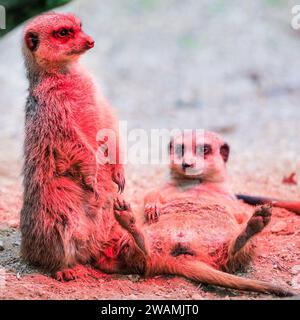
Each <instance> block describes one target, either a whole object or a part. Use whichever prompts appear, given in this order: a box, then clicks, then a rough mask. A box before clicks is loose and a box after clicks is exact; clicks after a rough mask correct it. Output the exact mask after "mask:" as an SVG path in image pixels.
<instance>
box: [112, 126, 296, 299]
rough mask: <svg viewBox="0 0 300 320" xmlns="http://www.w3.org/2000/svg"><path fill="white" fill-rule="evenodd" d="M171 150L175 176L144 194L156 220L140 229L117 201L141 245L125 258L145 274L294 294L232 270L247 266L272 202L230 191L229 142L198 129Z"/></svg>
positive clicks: (117, 209)
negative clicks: (252, 203) (254, 201)
mask: <svg viewBox="0 0 300 320" xmlns="http://www.w3.org/2000/svg"><path fill="white" fill-rule="evenodd" d="M197 138H199V139H197ZM170 154H171V165H170V169H171V177H172V179H171V181H170V182H169V183H168V184H167V185H166V186H165V187H163V188H162V189H161V190H158V191H155V192H152V193H150V194H148V195H147V196H146V197H145V215H146V218H147V220H148V221H149V222H154V221H155V222H156V223H152V224H144V225H143V226H142V227H141V228H140V229H138V228H137V227H136V226H135V225H134V219H133V217H132V212H131V209H130V206H129V205H128V204H126V203H125V202H122V201H116V202H115V206H114V208H115V217H116V219H117V220H118V221H119V222H120V224H121V225H122V227H123V228H125V229H128V230H129V231H130V233H131V234H132V235H134V239H135V241H136V243H137V244H138V246H139V248H140V249H141V250H140V252H139V253H137V252H136V251H132V250H130V247H128V250H127V251H126V250H124V251H123V252H122V253H121V255H120V260H122V261H123V262H124V264H126V265H128V268H129V269H130V268H131V270H133V271H135V272H140V273H144V274H146V275H156V274H162V273H163V274H175V275H182V276H185V277H187V278H190V279H192V280H196V281H200V282H204V283H207V284H213V285H217V286H223V287H227V288H233V289H238V290H247V291H257V292H264V293H273V294H276V295H282V296H288V295H292V293H291V292H289V291H288V290H286V289H284V288H282V287H280V286H276V285H273V284H271V283H267V282H263V281H256V280H250V279H246V278H242V277H238V276H235V275H232V274H230V273H227V272H234V271H236V270H237V269H239V268H241V267H244V266H245V265H247V263H248V262H249V261H250V259H251V256H252V255H253V240H254V238H255V236H256V235H257V234H259V233H260V232H261V231H262V230H263V229H264V228H265V226H266V225H267V224H268V223H269V221H270V218H271V208H270V207H269V206H262V207H257V208H256V209H255V210H252V208H249V207H248V206H246V205H244V204H242V203H240V202H239V201H238V200H237V199H236V197H235V196H234V195H233V194H232V193H231V192H230V190H229V188H228V186H227V184H226V182H227V179H226V176H227V171H226V162H227V160H228V156H229V146H228V144H227V143H225V142H224V141H223V139H222V138H221V137H220V136H219V135H217V134H215V133H212V132H208V131H205V132H204V136H201V135H199V137H198V136H197V133H196V132H195V131H193V132H192V133H190V134H187V135H184V136H183V137H182V136H178V137H175V138H174V139H173V140H172V141H171V144H170ZM197 160H199V161H198V162H197ZM202 160H203V161H202ZM187 171H188V172H187ZM247 209H248V210H247ZM249 209H250V210H249ZM158 217H159V219H158ZM141 252H144V254H141ZM224 271H226V272H224Z"/></svg>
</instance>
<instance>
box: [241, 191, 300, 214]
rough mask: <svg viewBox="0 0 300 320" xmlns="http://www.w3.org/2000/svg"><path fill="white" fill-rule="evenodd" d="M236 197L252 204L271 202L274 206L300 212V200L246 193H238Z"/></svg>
mask: <svg viewBox="0 0 300 320" xmlns="http://www.w3.org/2000/svg"><path fill="white" fill-rule="evenodd" d="M236 197H237V199H239V200H243V201H244V202H245V203H248V204H250V205H261V204H271V205H272V206H274V207H277V208H283V209H286V210H289V211H292V212H295V213H297V214H300V201H283V200H278V199H272V198H267V197H257V196H248V195H245V194H237V195H236Z"/></svg>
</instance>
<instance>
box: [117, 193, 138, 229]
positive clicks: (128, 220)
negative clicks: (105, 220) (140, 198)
mask: <svg viewBox="0 0 300 320" xmlns="http://www.w3.org/2000/svg"><path fill="white" fill-rule="evenodd" d="M114 215H115V218H116V220H117V221H118V222H119V224H120V225H121V226H122V227H123V228H124V229H126V230H128V231H129V232H131V231H132V229H133V227H134V224H135V218H134V216H133V214H132V211H131V207H130V204H129V203H127V202H126V201H125V200H120V199H118V198H117V199H114Z"/></svg>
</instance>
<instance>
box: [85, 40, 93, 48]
mask: <svg viewBox="0 0 300 320" xmlns="http://www.w3.org/2000/svg"><path fill="white" fill-rule="evenodd" d="M94 44H95V41H94V40H92V39H90V40H87V41H86V46H87V47H88V48H93V47H94Z"/></svg>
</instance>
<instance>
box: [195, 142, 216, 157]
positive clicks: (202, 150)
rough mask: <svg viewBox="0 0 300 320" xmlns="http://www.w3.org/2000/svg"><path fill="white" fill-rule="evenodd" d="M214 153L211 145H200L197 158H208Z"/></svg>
mask: <svg viewBox="0 0 300 320" xmlns="http://www.w3.org/2000/svg"><path fill="white" fill-rule="evenodd" d="M211 153H212V148H211V145H210V144H198V145H197V146H196V155H197V156H207V155H209V154H211Z"/></svg>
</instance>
